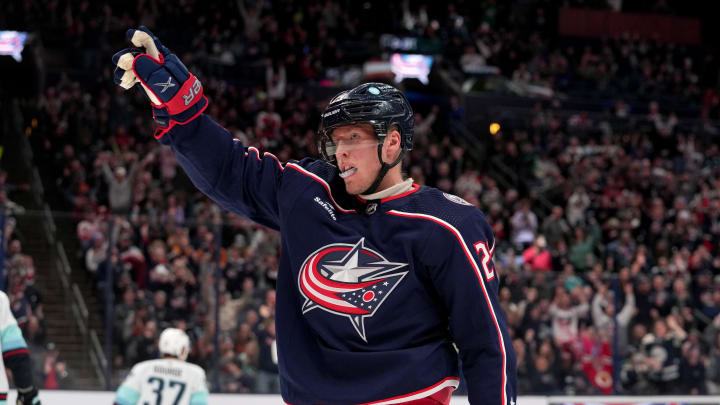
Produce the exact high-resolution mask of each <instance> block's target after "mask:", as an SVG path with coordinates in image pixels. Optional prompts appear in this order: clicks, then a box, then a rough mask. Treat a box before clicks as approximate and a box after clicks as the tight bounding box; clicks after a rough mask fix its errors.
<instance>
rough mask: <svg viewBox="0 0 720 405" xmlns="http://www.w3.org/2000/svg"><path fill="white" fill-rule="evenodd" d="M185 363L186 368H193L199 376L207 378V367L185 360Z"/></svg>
mask: <svg viewBox="0 0 720 405" xmlns="http://www.w3.org/2000/svg"><path fill="white" fill-rule="evenodd" d="M183 363H185V368H186V369H187V370H191V371H192V373H193V374H196V375H197V376H199V377H202V378H205V369H203V368H202V367H200V366H198V365H197V364H193V363H188V362H186V361H184V362H183Z"/></svg>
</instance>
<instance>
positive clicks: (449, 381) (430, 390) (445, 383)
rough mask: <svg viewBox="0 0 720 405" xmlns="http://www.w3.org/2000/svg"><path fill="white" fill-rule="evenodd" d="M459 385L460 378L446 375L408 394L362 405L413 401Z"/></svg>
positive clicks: (385, 404)
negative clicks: (432, 383)
mask: <svg viewBox="0 0 720 405" xmlns="http://www.w3.org/2000/svg"><path fill="white" fill-rule="evenodd" d="M458 385H460V379H459V378H457V377H447V378H445V379H443V380H441V381H440V382H438V383H437V384H434V385H431V386H430V387H427V388H423V389H421V390H418V391H415V392H411V393H409V394H404V395H398V396H396V397H392V398H387V399H381V400H379V401H373V402H366V403H364V404H362V405H390V404H402V403H404V402H410V401H415V400H417V399H422V398H427V397H429V396H431V395H433V394H435V393H436V392H438V391H441V390H443V389H445V388H447V387H452V388H453V389H455V388H457V387H458Z"/></svg>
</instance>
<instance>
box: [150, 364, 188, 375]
mask: <svg viewBox="0 0 720 405" xmlns="http://www.w3.org/2000/svg"><path fill="white" fill-rule="evenodd" d="M153 371H154V372H156V373H160V374H168V375H172V376H175V377H180V376H182V370H181V369H179V368H171V367H163V366H153Z"/></svg>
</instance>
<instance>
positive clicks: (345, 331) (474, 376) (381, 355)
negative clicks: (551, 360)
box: [161, 115, 516, 405]
mask: <svg viewBox="0 0 720 405" xmlns="http://www.w3.org/2000/svg"><path fill="white" fill-rule="evenodd" d="M161 142H162V143H164V144H166V145H169V146H171V147H172V149H173V151H174V153H175V156H176V157H177V159H178V161H179V162H180V164H181V165H182V166H183V168H184V169H185V171H186V172H187V173H188V175H189V176H190V178H191V179H192V181H193V183H194V184H195V185H196V186H197V187H198V188H199V189H200V190H201V191H202V192H204V193H205V194H207V195H208V196H210V197H211V198H212V199H213V200H215V201H216V202H217V203H218V204H220V205H221V206H222V207H224V208H226V209H228V210H230V211H232V212H235V213H238V214H240V215H243V216H245V217H247V218H249V219H251V220H253V221H255V222H258V223H260V224H262V225H265V226H268V227H270V228H273V229H276V230H280V231H281V237H282V254H281V258H280V264H279V266H280V268H279V274H278V281H277V309H276V331H277V344H278V358H279V370H280V381H281V391H282V397H283V399H284V400H285V401H286V402H287V403H288V404H292V405H310V404H325V405H340V404H342V405H347V404H360V403H371V404H376V405H379V404H399V403H403V402H408V401H411V400H414V399H419V398H423V397H426V396H429V395H432V394H433V393H435V392H437V391H439V390H442V389H444V388H446V387H457V385H458V353H457V352H456V350H455V348H454V347H453V342H454V343H455V344H456V345H457V348H458V349H459V356H460V358H461V359H462V365H463V372H464V375H465V377H466V379H467V382H468V391H469V399H470V402H471V403H472V404H483V405H512V404H514V403H515V398H516V388H515V387H516V371H515V370H516V367H515V356H514V353H513V349H512V342H511V338H510V336H509V334H508V330H507V325H506V321H505V316H504V314H503V313H502V309H501V308H500V304H499V301H498V294H497V290H498V277H497V275H496V274H495V269H494V267H493V262H492V254H493V248H494V238H493V236H492V232H491V229H490V227H489V226H488V224H487V221H486V220H485V218H484V216H483V214H482V213H481V212H480V211H478V210H477V209H476V208H474V207H473V206H471V205H470V204H468V203H466V202H465V201H464V200H462V199H460V198H458V197H456V196H452V195H449V194H445V193H443V192H441V191H439V190H437V189H434V188H430V187H424V186H423V187H421V186H417V185H414V186H413V188H412V189H411V190H410V191H408V192H406V193H404V194H402V195H398V196H393V197H389V198H386V199H383V200H380V201H364V200H362V199H361V198H358V197H357V196H350V195H348V194H347V193H346V192H345V189H344V184H343V182H342V179H340V177H339V176H338V174H337V170H336V168H335V167H334V166H331V165H330V164H328V163H326V162H324V161H321V160H311V159H305V160H302V161H299V162H288V163H281V162H280V161H278V159H277V158H276V157H275V156H273V155H271V154H267V153H265V154H261V153H260V152H259V151H258V150H257V149H255V148H252V147H249V148H246V147H244V146H243V145H242V144H241V143H240V142H239V141H237V140H233V139H232V137H231V135H230V134H229V132H228V131H226V130H225V129H224V128H222V127H221V126H219V125H218V124H216V123H215V122H214V121H213V120H212V119H211V118H209V117H208V116H206V115H202V116H200V117H198V118H197V119H196V120H194V121H192V122H191V123H190V124H188V125H184V126H180V125H178V126H175V127H174V129H173V130H172V131H171V132H170V133H168V134H167V135H165V136H164V137H163V138H161Z"/></svg>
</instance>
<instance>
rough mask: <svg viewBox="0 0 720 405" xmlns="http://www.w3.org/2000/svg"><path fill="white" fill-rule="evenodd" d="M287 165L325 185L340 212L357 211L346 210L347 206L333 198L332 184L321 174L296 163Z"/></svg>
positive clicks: (349, 212) (353, 211)
mask: <svg viewBox="0 0 720 405" xmlns="http://www.w3.org/2000/svg"><path fill="white" fill-rule="evenodd" d="M286 167H291V168H293V169H295V170H297V171H298V172H300V173H302V174H304V175H306V176H309V177H310V178H311V179H313V180H315V181H317V182H318V183H320V184H321V185H322V186H323V187H325V191H327V193H328V196H330V201H332V203H333V205H334V206H335V208H337V209H338V211H340V212H342V213H345V214H351V213H355V212H356V211H355V210H346V209H345V208H343V207H341V206H340V205H339V204H338V203H337V202H336V201H335V198H333V195H332V193H331V192H330V186H329V185H328V184H327V182H326V181H325V180H323V179H322V178H321V177H320V176H318V175H317V174H315V173H311V172H309V171H307V170H305V169H304V168H302V167H300V166H298V165H296V164H294V163H288V164H287V165H286Z"/></svg>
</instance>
